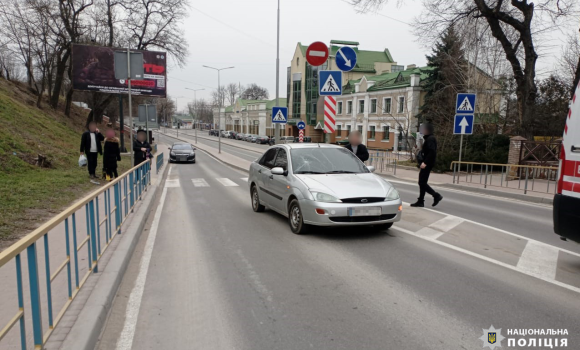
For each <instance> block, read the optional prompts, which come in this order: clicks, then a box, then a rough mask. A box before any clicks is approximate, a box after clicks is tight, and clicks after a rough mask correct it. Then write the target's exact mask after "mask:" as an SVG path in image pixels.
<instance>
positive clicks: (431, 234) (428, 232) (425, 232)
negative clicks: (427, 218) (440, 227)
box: [415, 227, 445, 240]
mask: <svg viewBox="0 0 580 350" xmlns="http://www.w3.org/2000/svg"><path fill="white" fill-rule="evenodd" d="M415 234H416V235H417V236H419V237H421V238H425V239H429V240H436V239H437V238H439V237H441V236H443V235H444V234H445V232H441V231H437V230H434V229H432V228H429V227H423V228H422V229H420V230H419V231H417V232H415Z"/></svg>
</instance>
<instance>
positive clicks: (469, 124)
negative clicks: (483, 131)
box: [453, 114, 474, 135]
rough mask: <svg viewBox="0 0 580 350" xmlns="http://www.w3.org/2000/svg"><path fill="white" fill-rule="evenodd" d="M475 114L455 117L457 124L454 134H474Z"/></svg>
mask: <svg viewBox="0 0 580 350" xmlns="http://www.w3.org/2000/svg"><path fill="white" fill-rule="evenodd" d="M473 121H474V118H473V114H457V115H455V123H454V128H453V133H454V134H455V135H471V134H473Z"/></svg>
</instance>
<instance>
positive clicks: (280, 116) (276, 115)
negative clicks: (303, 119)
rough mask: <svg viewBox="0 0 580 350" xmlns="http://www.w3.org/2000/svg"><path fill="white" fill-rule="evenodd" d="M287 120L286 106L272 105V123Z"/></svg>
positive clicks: (283, 122) (280, 122) (284, 122)
mask: <svg viewBox="0 0 580 350" xmlns="http://www.w3.org/2000/svg"><path fill="white" fill-rule="evenodd" d="M287 121H288V108H286V107H272V123H274V124H286V122H287Z"/></svg>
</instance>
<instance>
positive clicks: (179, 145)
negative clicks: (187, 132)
mask: <svg viewBox="0 0 580 350" xmlns="http://www.w3.org/2000/svg"><path fill="white" fill-rule="evenodd" d="M169 151H170V152H169V162H170V163H173V162H187V163H195V148H193V146H192V145H191V144H189V143H185V142H176V143H174V144H173V146H171V148H169Z"/></svg>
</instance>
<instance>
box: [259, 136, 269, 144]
mask: <svg viewBox="0 0 580 350" xmlns="http://www.w3.org/2000/svg"><path fill="white" fill-rule="evenodd" d="M256 143H258V144H268V143H270V137H268V136H258V137H256Z"/></svg>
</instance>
